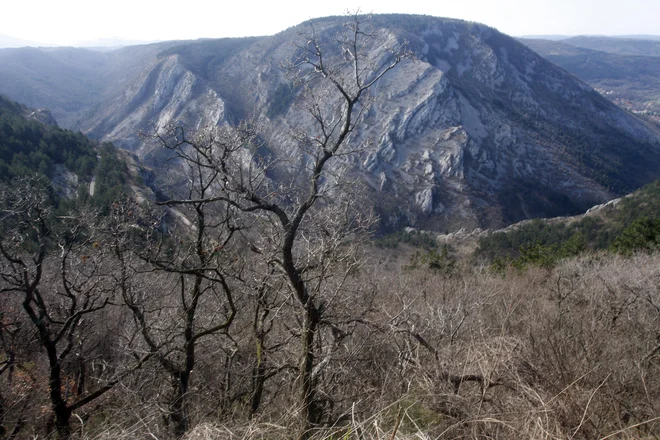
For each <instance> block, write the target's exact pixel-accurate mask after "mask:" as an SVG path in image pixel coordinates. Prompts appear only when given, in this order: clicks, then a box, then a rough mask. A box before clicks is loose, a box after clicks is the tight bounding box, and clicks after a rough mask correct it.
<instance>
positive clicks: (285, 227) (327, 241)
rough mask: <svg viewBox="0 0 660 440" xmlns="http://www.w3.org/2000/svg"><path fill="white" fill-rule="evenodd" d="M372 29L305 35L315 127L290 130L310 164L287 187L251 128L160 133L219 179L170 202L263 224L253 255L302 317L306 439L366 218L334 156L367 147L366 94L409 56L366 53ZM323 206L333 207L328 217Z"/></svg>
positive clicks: (360, 21) (307, 94)
mask: <svg viewBox="0 0 660 440" xmlns="http://www.w3.org/2000/svg"><path fill="white" fill-rule="evenodd" d="M367 28H368V23H367V20H366V18H365V17H362V16H359V15H353V16H351V17H349V19H348V20H347V21H346V22H345V23H344V25H343V26H342V27H341V30H340V32H339V33H338V34H337V35H335V36H334V37H333V39H332V41H331V42H330V43H329V44H327V45H326V44H325V43H324V41H325V40H324V38H321V35H320V34H319V33H317V32H316V30H315V28H314V26H313V25H312V26H311V27H310V31H309V32H308V33H305V34H304V35H301V38H302V39H303V44H301V45H300V46H299V47H298V55H297V57H296V58H295V60H294V61H293V63H292V64H291V65H289V66H287V71H288V73H289V74H290V75H291V76H292V77H293V79H294V80H295V82H296V83H297V84H299V85H300V86H301V92H300V96H299V98H298V100H299V105H300V106H301V107H303V108H304V109H306V110H307V111H308V115H309V124H308V125H305V126H304V127H303V126H301V127H300V128H299V129H294V130H293V132H292V133H291V135H292V139H294V141H295V142H296V143H297V144H298V145H299V147H300V149H301V150H300V151H301V154H303V155H304V160H303V161H304V162H305V163H307V164H308V166H307V167H306V169H305V170H304V172H303V175H301V176H299V178H298V179H296V180H297V181H293V182H291V185H290V186H289V185H287V184H286V183H282V182H279V183H275V182H273V181H271V180H269V179H268V178H267V174H268V170H269V169H271V168H272V167H273V166H274V164H272V163H265V161H264V160H263V159H261V158H258V157H256V156H255V155H251V154H250V153H249V151H250V149H248V148H244V147H245V146H246V144H249V143H252V144H253V145H254V144H255V143H256V142H257V137H256V134H257V133H256V132H255V131H254V130H253V129H252V128H250V127H248V125H241V126H239V127H237V128H228V127H223V128H220V129H216V130H214V131H213V132H212V133H210V134H208V135H207V137H205V138H204V139H203V140H201V141H200V140H188V139H186V138H185V133H184V132H183V130H182V129H181V128H180V127H172V128H170V129H169V130H166V132H165V134H164V135H162V136H161V140H163V142H164V144H166V145H167V146H170V147H171V146H172V145H176V146H177V147H184V146H185V147H186V148H185V149H181V150H180V151H191V152H192V153H190V154H187V155H184V154H180V155H179V157H180V158H181V159H183V160H184V161H185V162H186V163H187V164H188V166H190V167H194V168H200V169H207V170H210V169H212V170H214V171H215V172H218V173H220V175H221V177H220V178H219V181H217V182H216V184H215V185H209V186H208V191H206V192H204V193H203V194H195V195H194V196H196V198H194V197H192V196H193V195H192V194H191V198H190V199H187V200H182V199H178V200H170V201H167V202H165V203H164V204H165V205H168V206H201V205H205V204H209V203H217V204H222V206H227V209H229V208H232V209H236V210H237V211H240V212H242V213H250V214H254V216H255V217H257V218H258V220H255V222H256V223H258V224H257V226H256V228H257V230H258V231H259V232H258V233H257V235H260V236H261V239H260V241H259V240H255V241H254V242H255V243H256V244H257V246H256V253H258V254H261V255H264V256H266V257H267V261H268V263H269V264H270V265H271V266H272V267H274V268H276V269H277V270H278V272H279V274H280V276H283V277H284V279H285V280H286V282H287V284H288V286H289V289H290V291H291V293H292V294H293V298H295V303H296V304H297V307H296V308H297V310H298V311H297V312H296V313H297V315H298V316H299V318H300V322H299V326H300V328H299V339H300V349H299V355H300V360H299V366H298V386H299V393H300V397H299V406H300V432H301V436H302V437H303V438H306V437H309V435H310V429H311V428H312V427H313V426H314V425H315V424H317V423H318V422H320V421H321V416H322V411H321V407H320V406H319V401H318V399H317V383H318V377H319V372H320V371H321V370H322V369H323V366H324V364H325V363H326V358H327V356H328V353H326V352H324V350H323V349H319V347H320V346H321V344H319V343H317V342H318V341H317V340H316V338H317V336H318V334H319V327H320V326H322V325H326V324H328V323H327V322H326V321H324V316H325V315H326V311H327V310H328V307H329V306H330V304H331V303H332V301H333V297H334V296H335V295H336V293H337V292H339V291H341V289H342V281H341V280H342V279H344V280H345V274H347V273H349V272H350V271H351V270H354V269H355V267H357V266H359V262H358V261H357V260H356V256H357V254H356V253H355V251H354V249H353V248H351V247H350V246H344V245H345V244H346V243H347V242H348V241H350V240H351V237H355V236H356V235H357V234H359V233H360V232H362V231H364V230H365V229H366V227H367V226H368V220H366V218H365V217H364V216H363V213H360V212H359V210H354V209H351V208H350V199H349V198H346V199H344V200H343V201H344V202H346V203H342V200H339V198H340V196H339V194H341V191H340V188H339V187H338V182H339V181H340V180H339V179H340V173H339V171H340V170H341V167H339V166H338V165H340V164H339V163H338V162H336V161H335V159H336V158H338V157H340V156H344V155H351V154H354V153H355V152H356V151H358V150H359V149H360V148H361V146H360V145H356V144H355V143H354V142H352V141H351V136H352V134H353V133H354V131H355V129H356V127H357V126H358V125H359V124H360V122H361V121H362V119H363V116H364V114H365V112H366V110H367V109H368V108H369V105H368V104H369V103H370V101H371V97H370V96H369V90H370V89H371V88H372V87H373V86H374V85H375V84H376V83H377V82H378V81H379V80H380V79H381V78H382V77H383V76H384V75H385V74H387V72H389V71H390V70H392V69H393V68H395V67H396V65H397V64H398V63H399V62H401V60H402V59H403V58H404V57H405V56H406V55H407V52H406V50H405V46H404V45H401V46H397V47H394V48H391V50H390V51H389V59H387V60H386V61H385V62H384V63H383V62H382V58H381V59H380V60H378V62H376V61H374V60H373V59H371V58H370V55H369V54H368V53H367V52H366V49H365V48H366V47H367V43H370V42H372V40H373V39H375V38H376V36H375V34H372V33H370V32H368V31H367ZM253 150H254V148H253ZM333 162H335V163H333ZM331 205H332V206H334V208H329V207H330V206H331ZM337 207H341V209H339V210H337V209H336V208H337ZM324 209H325V210H332V209H334V210H335V211H334V212H326V213H324V212H323V210H324ZM262 246H263V247H262ZM340 266H343V267H344V269H343V272H342V270H339V269H340ZM335 270H339V272H335ZM342 273H343V275H342ZM334 277H337V278H338V279H339V281H337V283H335V284H333V283H334V280H333V282H330V280H331V279H333V278H334ZM342 277H344V278H342ZM331 333H332V334H334V335H335V336H337V335H340V333H341V332H338V331H337V329H336V328H335V330H334V333H333V332H331ZM324 353H325V354H324Z"/></svg>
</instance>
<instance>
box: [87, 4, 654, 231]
mask: <svg viewBox="0 0 660 440" xmlns="http://www.w3.org/2000/svg"><path fill="white" fill-rule="evenodd" d="M372 24H373V28H374V30H373V32H374V34H375V35H377V37H378V38H377V39H376V40H375V41H374V42H372V43H371V46H369V47H368V48H367V49H368V53H369V58H370V61H371V62H372V63H374V64H375V65H382V64H383V63H385V62H386V61H387V57H388V51H387V47H391V46H392V45H394V44H400V43H401V42H403V41H404V40H405V41H407V42H408V45H409V48H410V49H411V50H412V52H413V53H414V57H413V58H412V59H408V60H405V61H404V62H403V63H401V64H400V65H398V66H397V67H396V68H395V69H394V70H393V71H392V72H390V74H389V75H388V76H386V77H385V78H383V79H382V80H381V81H380V82H379V83H377V84H376V86H375V87H374V89H373V95H374V97H375V101H374V103H373V105H372V106H371V107H370V108H369V110H368V112H366V115H365V118H364V121H363V124H362V125H361V127H360V130H359V131H358V132H355V133H353V135H352V137H351V142H352V143H353V144H355V145H365V144H369V145H370V148H367V149H366V150H364V152H363V153H360V154H359V155H354V156H352V157H350V158H347V159H345V161H346V163H344V165H346V164H348V165H349V166H350V167H351V168H352V170H353V172H354V173H356V174H357V175H360V176H361V177H362V178H364V179H365V180H366V181H367V182H368V183H369V186H370V187H371V188H372V191H373V192H374V194H376V195H377V197H375V198H374V199H375V200H378V206H377V209H379V212H380V213H381V214H382V217H383V218H384V219H385V220H386V221H389V222H390V223H395V222H399V223H401V222H404V223H410V224H415V225H418V226H422V227H425V228H433V227H435V228H437V229H443V230H456V229H460V228H461V227H467V228H470V227H477V226H487V227H490V226H501V225H503V224H507V223H511V222H514V221H518V220H521V219H524V218H529V217H534V216H551V215H559V214H567V213H576V212H578V211H579V210H580V209H583V208H584V209H586V208H587V207H588V206H589V205H593V204H595V203H597V202H602V201H605V200H606V199H609V198H611V197H613V196H614V195H615V194H621V193H623V192H626V191H629V190H631V189H633V188H636V187H639V186H641V185H643V184H645V183H647V182H649V181H651V180H652V179H655V178H658V177H660V166H658V165H660V136H659V134H658V133H657V132H656V131H654V129H653V128H651V127H648V126H647V125H645V123H643V122H641V121H640V120H638V119H636V118H635V117H634V116H632V115H630V114H628V113H626V112H624V111H622V110H621V109H619V108H618V107H615V106H614V105H612V104H611V103H610V102H609V101H607V100H606V99H604V98H603V97H602V96H600V95H599V94H598V93H596V92H595V91H593V90H592V89H591V88H589V87H588V86H587V85H586V84H584V83H582V82H581V81H579V80H578V79H576V78H575V77H573V76H571V75H570V74H568V73H567V72H565V71H564V70H562V69H560V68H557V67H556V66H554V65H552V64H551V63H549V62H547V61H546V60H544V59H543V58H541V57H539V56H538V55H537V54H536V53H534V52H532V51H531V50H530V49H528V48H527V47H525V46H523V45H522V44H520V43H518V42H517V41H515V40H513V39H511V38H510V37H508V36H506V35H503V34H501V33H499V32H497V31H496V30H494V29H491V28H488V27H486V26H483V25H479V24H474V23H467V22H463V21H458V20H448V19H440V18H433V17H422V16H401V15H387V16H376V17H374V19H373V22H372ZM307 26H308V24H303V25H300V26H298V27H296V28H292V29H289V30H287V31H285V32H282V33H280V34H278V35H275V36H272V37H263V38H254V39H241V40H202V41H197V42H188V43H181V44H178V45H177V44H174V43H169V44H168V45H167V47H165V48H164V49H163V50H162V51H161V52H160V53H158V55H157V56H153V51H152V52H149V51H147V50H143V51H142V52H141V53H144V54H145V55H144V56H143V57H142V58H140V66H142V67H141V68H140V69H133V70H131V71H130V72H128V73H127V74H126V75H125V76H124V77H123V78H122V82H121V84H124V86H123V87H121V88H118V89H114V90H111V88H108V90H110V91H109V92H107V93H106V96H105V101H104V103H105V104H104V105H99V106H97V108H96V109H92V110H91V111H89V112H88V115H87V117H85V118H82V119H81V122H80V125H79V128H82V129H84V130H85V131H87V132H91V133H93V134H95V135H97V136H98V137H102V138H103V139H106V140H111V141H114V142H116V143H118V144H119V145H121V146H123V147H125V148H128V149H130V150H133V151H135V152H137V154H138V155H139V156H141V157H145V156H148V155H149V153H150V151H151V148H152V147H151V146H150V145H149V144H145V143H144V142H143V140H142V139H141V138H140V137H139V136H137V133H139V132H140V131H150V130H152V127H153V126H157V125H163V124H167V123H171V122H173V123H183V124H185V125H186V126H188V127H189V128H190V129H191V130H197V129H202V128H204V127H207V126H213V125H218V124H223V123H236V122H237V121H239V120H240V119H243V118H248V117H249V118H252V119H254V120H255V121H256V123H258V124H259V126H260V127H261V128H262V130H263V139H264V140H265V141H266V142H267V144H268V149H269V150H270V152H271V153H272V154H273V155H275V156H277V157H280V158H286V159H287V161H286V163H287V164H288V165H287V166H289V167H291V168H292V169H295V168H296V167H297V166H301V165H302V164H304V162H305V159H306V158H305V154H304V153H303V152H302V151H301V150H300V149H299V148H298V147H297V144H296V143H295V142H294V141H293V140H292V139H291V136H290V134H291V132H292V130H296V129H299V130H300V129H302V130H311V127H312V124H311V120H310V116H309V115H308V114H306V113H305V112H304V111H303V110H302V109H301V106H300V105H298V104H300V99H301V97H300V96H299V92H298V91H297V90H295V89H291V88H289V87H288V86H289V84H290V82H289V80H288V79H287V77H286V76H285V74H284V72H283V71H282V69H281V66H282V64H283V63H285V62H287V61H289V60H291V58H292V56H293V55H294V53H295V51H296V48H295V45H294V44H293V43H294V42H295V41H297V40H298V39H299V38H300V36H299V33H300V31H301V30H305V29H306V28H307ZM314 26H315V30H316V32H318V33H320V34H321V35H325V36H328V37H329V36H330V35H332V33H333V32H335V31H336V30H337V29H338V25H337V20H336V19H332V18H328V19H321V20H317V21H316V22H315V24H314ZM116 56H119V55H116ZM132 56H133V59H136V57H137V55H135V54H133V55H132ZM328 104H329V105H332V104H333V101H332V99H331V98H329V99H328ZM296 164H298V165H296Z"/></svg>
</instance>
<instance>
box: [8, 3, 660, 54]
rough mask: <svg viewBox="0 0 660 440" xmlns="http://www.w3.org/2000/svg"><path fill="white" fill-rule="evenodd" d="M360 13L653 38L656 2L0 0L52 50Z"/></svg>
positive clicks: (252, 29) (209, 34) (659, 14)
mask: <svg viewBox="0 0 660 440" xmlns="http://www.w3.org/2000/svg"><path fill="white" fill-rule="evenodd" d="M356 8H359V9H360V10H361V11H362V12H365V13H409V14H425V15H432V16H438V17H451V18H461V19H464V20H469V21H475V22H480V23H484V24H486V25H489V26H492V27H495V28H497V29H498V30H500V31H501V32H504V33H506V34H509V35H513V36H523V35H585V34H588V35H631V34H650V35H660V0H625V1H621V0H426V1H418V0H395V1H394V0H354V1H345V0H307V1H298V0H291V1H289V0H281V1H277V0H271V1H268V2H266V1H260V0H230V1H226V0H176V1H174V0H157V1H156V0H113V1H103V2H97V1H90V0H55V1H54V0H29V1H28V0H0V23H1V24H0V34H3V35H8V36H11V37H15V38H20V39H23V40H29V41H35V42H39V43H43V44H51V45H75V44H78V43H80V42H84V41H90V40H96V39H102V38H121V39H126V40H140V41H160V40H174V39H196V38H220V37H244V36H254V35H272V34H275V33H277V32H279V31H282V30H284V29H286V28H288V27H291V26H295V25H296V24H299V23H301V22H303V21H305V20H308V19H310V18H316V17H323V16H328V15H342V14H344V13H346V11H349V10H350V11H354V10H355V9H356Z"/></svg>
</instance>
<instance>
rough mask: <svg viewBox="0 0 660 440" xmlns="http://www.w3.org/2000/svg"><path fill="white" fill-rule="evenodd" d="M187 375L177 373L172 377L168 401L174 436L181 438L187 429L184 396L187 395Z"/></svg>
mask: <svg viewBox="0 0 660 440" xmlns="http://www.w3.org/2000/svg"><path fill="white" fill-rule="evenodd" d="M189 378H190V375H189V374H188V373H185V372H183V373H177V374H173V375H172V392H173V393H172V399H171V400H170V414H169V419H170V422H171V423H172V425H173V426H172V431H173V433H174V436H175V437H176V438H177V439H179V438H182V437H183V436H184V435H185V434H186V432H188V428H189V420H188V408H187V405H186V394H187V393H188V382H189Z"/></svg>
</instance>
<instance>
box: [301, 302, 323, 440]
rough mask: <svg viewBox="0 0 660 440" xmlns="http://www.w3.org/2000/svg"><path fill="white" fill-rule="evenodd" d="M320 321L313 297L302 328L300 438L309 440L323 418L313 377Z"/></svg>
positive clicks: (308, 303) (306, 307) (307, 306)
mask: <svg viewBox="0 0 660 440" xmlns="http://www.w3.org/2000/svg"><path fill="white" fill-rule="evenodd" d="M319 321H320V314H319V312H318V310H317V309H316V307H314V304H313V303H312V300H311V298H310V299H309V300H308V301H307V304H305V319H304V320H303V329H302V347H301V350H302V355H303V357H302V359H301V362H300V372H299V380H300V392H301V396H300V397H301V399H300V402H301V404H302V408H301V417H300V419H301V420H300V422H301V429H300V436H299V438H300V440H307V439H309V438H310V437H311V435H312V428H313V427H314V426H315V425H316V424H318V422H319V420H320V419H321V414H320V411H319V408H318V406H317V404H316V383H315V382H316V381H315V378H314V377H313V374H312V373H313V370H314V337H315V336H316V330H317V328H318V324H319Z"/></svg>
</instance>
